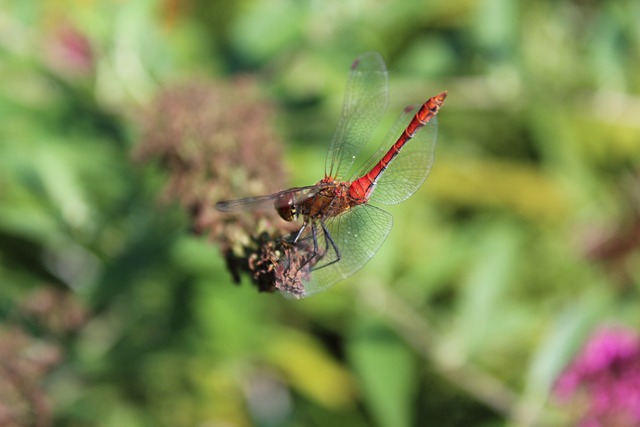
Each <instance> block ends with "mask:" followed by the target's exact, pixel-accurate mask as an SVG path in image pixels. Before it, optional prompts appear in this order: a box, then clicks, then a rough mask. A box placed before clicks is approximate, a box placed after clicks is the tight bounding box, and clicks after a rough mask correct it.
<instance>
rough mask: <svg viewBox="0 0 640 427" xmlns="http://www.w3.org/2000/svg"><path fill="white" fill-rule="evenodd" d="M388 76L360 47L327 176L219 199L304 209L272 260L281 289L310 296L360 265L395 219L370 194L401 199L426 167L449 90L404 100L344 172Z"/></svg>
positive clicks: (366, 134) (368, 130)
mask: <svg viewBox="0 0 640 427" xmlns="http://www.w3.org/2000/svg"><path fill="white" fill-rule="evenodd" d="M387 80H388V78H387V70H386V67H385V64H384V61H383V60H382V57H381V56H380V54H378V53H375V52H369V53H365V54H362V55H360V56H359V57H358V58H357V59H356V60H355V61H354V62H353V64H352V65H351V70H350V73H349V81H348V84H347V89H346V94H345V100H344V107H343V111H342V116H341V118H340V121H339V123H338V128H337V130H336V132H335V134H334V136H333V140H332V141H331V146H330V147H329V152H328V153H327V157H326V160H325V176H324V178H322V179H321V180H320V181H319V182H318V183H317V184H315V185H311V186H307V187H296V188H291V189H288V190H284V191H281V192H278V193H275V194H270V195H267V196H260V197H250V198H246V199H240V200H231V201H221V202H218V203H217V204H216V209H218V210H219V211H222V212H246V211H255V210H267V209H275V210H276V211H277V212H278V214H279V215H280V217H282V219H284V220H286V221H294V220H296V219H297V218H299V217H302V221H303V222H302V226H301V228H300V230H299V231H298V232H297V233H294V234H292V235H291V236H289V237H288V238H286V239H285V243H286V245H285V246H284V248H285V249H284V251H283V252H282V253H281V254H280V255H281V256H280V257H279V260H278V261H277V264H276V265H274V269H275V276H276V279H275V280H276V283H275V287H276V288H277V289H279V290H280V291H281V292H283V293H284V294H285V295H289V296H293V297H294V298H302V297H305V296H309V295H312V294H314V293H317V292H320V291H323V290H325V289H327V288H329V287H330V286H332V285H334V284H335V283H336V282H338V281H339V280H341V279H344V278H346V277H348V276H351V275H352V274H353V273H355V272H356V271H358V270H360V269H361V268H362V267H363V266H364V264H365V263H366V262H367V261H368V260H369V259H371V257H372V256H373V255H374V254H375V253H376V252H377V251H378V249H379V248H380V246H381V245H382V243H383V242H384V240H385V239H386V237H387V235H388V234H389V232H390V231H391V226H392V223H393V220H392V217H391V215H390V214H389V213H388V212H386V211H384V210H382V209H380V208H378V207H375V206H373V205H371V204H369V202H375V203H380V204H395V203H399V202H402V201H403V200H405V199H407V198H408V197H409V196H411V195H412V194H413V193H415V192H416V190H417V189H418V188H419V187H420V186H421V185H422V183H423V182H424V180H425V179H426V178H427V176H428V175H429V171H430V170H431V165H432V164H433V160H434V152H435V146H436V137H437V123H436V118H435V116H436V114H437V113H438V110H439V109H440V107H441V106H442V104H443V102H444V100H445V98H446V96H447V92H446V91H445V92H442V93H440V94H439V95H436V96H434V97H432V98H431V99H429V100H428V101H427V102H425V103H424V104H422V105H419V106H417V107H407V108H406V109H405V110H404V111H403V113H402V114H401V115H400V117H399V118H398V120H397V121H396V123H395V124H394V125H393V127H392V129H391V131H390V133H389V134H388V135H387V137H385V139H384V142H383V143H382V145H381V147H380V149H378V151H377V152H376V153H375V154H374V155H373V156H372V157H371V158H370V159H369V160H368V161H367V162H366V163H365V164H364V165H363V166H362V167H361V168H360V169H359V170H358V171H357V172H356V173H355V174H349V171H350V170H351V169H352V166H353V163H354V160H355V158H356V156H357V154H358V153H359V152H360V150H361V148H362V147H363V146H364V145H365V143H366V142H367V141H368V140H369V139H370V137H371V134H372V132H373V130H374V129H375V127H376V125H377V124H378V123H379V122H380V120H381V118H382V115H383V113H384V111H385V109H386V107H387V103H388V89H387V88H388V81H387ZM423 127H424V129H422V130H421V128H423ZM419 130H420V132H418V131H419ZM398 135H399V136H398ZM411 140H412V141H411ZM409 141H411V143H410V144H409ZM389 147H390V148H389ZM349 176H352V178H351V179H346V180H345V177H349Z"/></svg>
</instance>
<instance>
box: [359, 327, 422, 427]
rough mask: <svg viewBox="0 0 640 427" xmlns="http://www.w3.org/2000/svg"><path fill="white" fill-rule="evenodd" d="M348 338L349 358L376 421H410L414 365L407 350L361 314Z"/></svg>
mask: <svg viewBox="0 0 640 427" xmlns="http://www.w3.org/2000/svg"><path fill="white" fill-rule="evenodd" d="M348 342H349V344H348V347H347V351H348V357H349V360H350V362H351V364H352V365H353V369H354V370H355V373H356V375H357V377H358V379H359V381H360V385H361V387H362V394H363V397H364V399H365V403H366V405H367V408H368V409H369V410H370V411H371V414H372V416H373V417H374V418H375V420H376V421H377V424H378V425H380V426H383V427H384V426H388V427H402V426H409V425H411V424H412V416H413V414H412V411H411V408H412V402H413V394H414V392H415V386H416V368H417V367H416V362H415V359H414V357H413V355H412V354H411V351H409V349H408V348H407V347H406V346H405V345H404V344H403V342H402V341H401V340H400V338H399V337H398V336H397V335H395V334H394V333H393V332H392V331H391V330H389V329H388V328H387V327H386V326H385V325H383V324H381V323H378V322H377V321H375V320H370V319H364V318H360V319H359V321H358V323H356V325H355V328H354V330H353V331H352V332H351V337H350V338H349V341H348Z"/></svg>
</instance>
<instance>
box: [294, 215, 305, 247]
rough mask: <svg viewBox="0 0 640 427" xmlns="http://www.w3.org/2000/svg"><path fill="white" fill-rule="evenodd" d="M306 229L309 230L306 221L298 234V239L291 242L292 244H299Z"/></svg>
mask: <svg viewBox="0 0 640 427" xmlns="http://www.w3.org/2000/svg"><path fill="white" fill-rule="evenodd" d="M306 228H307V222H306V221H305V223H304V224H302V227H300V230H298V233H297V234H296V237H295V238H294V239H293V242H291V243H292V244H294V245H295V244H296V243H298V239H300V236H302V233H303V232H304V230H305V229H306Z"/></svg>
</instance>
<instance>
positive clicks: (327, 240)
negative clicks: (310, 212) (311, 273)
mask: <svg viewBox="0 0 640 427" xmlns="http://www.w3.org/2000/svg"><path fill="white" fill-rule="evenodd" d="M320 226H321V227H322V232H323V233H324V244H325V247H324V253H323V254H322V256H323V257H324V256H325V255H326V254H327V252H328V251H329V244H331V247H332V248H333V250H334V252H335V253H336V258H335V259H334V260H331V261H329V262H328V263H326V264H324V265H321V266H320V267H318V268H314V270H319V269H321V268H324V267H328V266H330V265H331V264H335V263H336V262H338V261H340V260H341V259H342V257H341V256H340V250H339V249H338V246H337V245H336V242H334V241H333V237H331V234H330V233H329V230H327V227H326V226H325V225H324V222H322V221H320ZM316 245H317V244H316V243H315V236H314V246H316Z"/></svg>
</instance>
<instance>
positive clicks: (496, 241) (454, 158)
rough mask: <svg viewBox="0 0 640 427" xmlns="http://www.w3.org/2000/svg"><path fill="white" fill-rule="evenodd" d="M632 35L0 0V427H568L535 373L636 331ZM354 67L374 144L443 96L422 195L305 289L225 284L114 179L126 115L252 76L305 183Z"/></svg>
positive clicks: (166, 4) (518, 11)
mask: <svg viewBox="0 0 640 427" xmlns="http://www.w3.org/2000/svg"><path fill="white" fill-rule="evenodd" d="M638 22H640V3H639V2H637V1H633V0H612V1H606V2H605V1H584V0H583V1H578V0H575V1H563V2H560V1H557V2H556V1H534V0H481V1H468V0H453V1H448V2H437V1H427V0H422V1H400V0H395V1H374V0H357V1H339V0H329V1H324V2H321V1H314V0H298V1H292V0H291V1H287V0H240V1H235V2H233V1H228V2H224V1H205V0H159V1H151V0H119V1H101V0H84V1H81V0H40V1H20V0H15V1H9V0H0V319H1V322H2V323H0V425H3V426H5V425H6V426H22V425H24V426H27V425H35V426H50V425H55V426H125V427H128V426H132V427H133V426H203V427H204V426H206V427H223V426H224V427H226V426H327V425H341V426H383V427H403V426H418V425H419V426H502V425H511V426H534V425H545V426H561V425H571V423H572V419H573V418H572V417H573V416H575V415H576V414H575V412H574V410H575V408H573V409H570V408H567V407H564V406H562V405H561V404H559V403H557V402H555V401H554V399H553V397H552V395H550V391H551V389H552V387H553V382H554V379H555V378H556V377H557V375H558V373H559V372H560V371H561V370H562V368H563V367H564V366H565V364H566V363H567V362H568V360H569V359H570V357H571V355H572V354H573V353H574V352H575V351H576V349H578V348H579V347H580V345H581V343H582V342H583V340H584V337H585V336H586V334H587V332H588V331H589V330H590V329H591V328H593V327H594V326H595V325H598V324H602V323H621V324H627V325H638V324H639V322H640V298H639V292H638V291H639V290H640V286H639V283H640V256H639V252H638V250H637V249H638V247H640V169H639V167H640V98H639V96H638V95H639V94H640V26H639V25H638ZM369 50H377V51H379V52H381V53H382V55H383V57H384V58H385V60H386V62H387V64H388V68H389V70H390V93H391V104H390V109H389V110H390V111H389V114H388V116H387V118H386V119H385V121H384V123H382V126H380V127H381V129H379V135H382V134H384V132H385V130H386V128H388V127H389V126H390V124H391V123H392V120H393V118H394V117H395V116H396V114H397V113H398V112H399V111H401V109H402V108H403V107H404V106H405V105H407V104H409V103H416V102H424V101H425V100H426V99H428V98H429V97H430V96H433V95H435V94H437V93H439V92H440V91H441V90H444V89H447V90H448V91H449V98H448V99H447V102H446V104H445V106H444V107H443V109H442V110H441V113H440V116H439V123H440V125H439V143H438V144H439V145H438V149H437V158H436V162H435V165H434V167H433V170H432V173H431V176H430V177H429V179H428V180H427V182H426V184H425V185H424V186H423V187H422V188H421V189H420V190H419V191H418V193H417V194H415V195H414V196H413V197H412V198H411V199H409V200H407V201H406V202H404V203H403V204H401V205H397V206H393V207H391V208H390V209H389V211H390V212H391V213H392V214H393V215H394V221H395V224H394V229H393V230H392V233H391V235H390V237H389V238H388V240H387V241H386V243H385V244H384V245H383V247H382V249H381V250H380V252H379V253H378V254H377V255H376V257H375V259H374V261H372V262H371V263H369V264H368V265H367V266H366V267H365V268H364V269H363V270H361V271H360V272H359V273H357V274H356V275H354V276H352V277H351V278H349V279H348V280H346V281H344V282H342V283H340V284H338V285H337V286H335V287H334V288H332V289H331V290H329V291H327V292H324V293H322V294H320V295H317V296H314V297H311V298H308V299H305V300H302V301H290V300H286V299H284V298H282V297H281V296H280V295H277V294H273V295H272V294H259V293H257V292H256V290H255V288H253V287H252V286H250V285H249V284H248V283H247V282H245V283H244V284H243V285H242V286H234V285H233V284H232V281H231V277H230V275H229V274H228V272H227V271H226V270H225V265H224V261H223V259H222V258H221V256H220V252H219V249H218V248H217V247H216V246H215V245H214V244H212V243H210V242H208V241H207V239H206V238H204V237H196V236H194V235H192V234H191V233H190V232H189V229H190V224H189V217H188V215H187V214H186V213H185V212H184V210H183V209H182V208H181V207H179V206H178V204H177V203H161V202H160V199H161V196H160V195H161V193H162V189H163V186H164V182H165V180H166V176H165V175H163V173H162V171H161V169H159V168H157V167H155V166H154V165H153V164H152V163H144V164H140V163H139V162H135V161H134V160H133V157H134V156H133V152H134V151H135V149H136V147H137V146H138V145H139V144H140V141H141V135H142V133H143V131H142V129H143V128H144V120H143V118H142V117H143V116H144V111H145V110H146V109H147V108H149V106H150V105H152V103H153V100H154V99H155V98H156V97H157V96H158V95H159V94H160V93H162V92H163V91H164V90H166V89H167V88H171V87H173V86H174V85H176V84H183V83H185V82H189V81H195V80H198V81H210V82H213V83H212V84H214V85H218V87H220V88H221V90H222V89H225V88H227V89H226V90H228V88H229V87H230V86H229V85H230V83H229V82H230V81H231V80H232V79H233V78H235V77H237V76H238V75H251V76H253V77H251V78H252V79H254V80H255V86H256V89H255V90H256V91H257V92H258V93H260V94H261V96H262V98H263V99H264V100H265V102H266V103H268V104H270V105H271V106H272V107H273V108H274V113H273V117H274V120H273V123H270V124H269V125H270V126H272V127H273V130H274V133H275V134H276V135H277V136H278V138H279V139H280V140H282V141H283V148H282V151H283V152H284V153H286V154H285V158H284V159H283V160H284V162H285V164H286V168H287V170H288V172H289V176H290V179H289V184H290V185H291V186H293V185H307V184H311V183H314V182H315V181H317V180H318V179H320V178H321V176H322V172H323V162H324V153H325V150H326V149H327V147H328V143H329V141H330V138H331V134H332V132H333V130H334V127H335V125H336V124H337V119H338V117H339V114H340V108H341V102H342V96H343V90H344V85H345V82H346V77H347V71H348V67H349V65H350V63H351V61H352V60H353V58H355V57H356V56H357V55H358V54H360V53H362V52H364V51H369ZM236 101H237V102H241V101H242V100H236ZM238 123H239V124H240V125H241V123H242V118H239V120H238Z"/></svg>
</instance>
